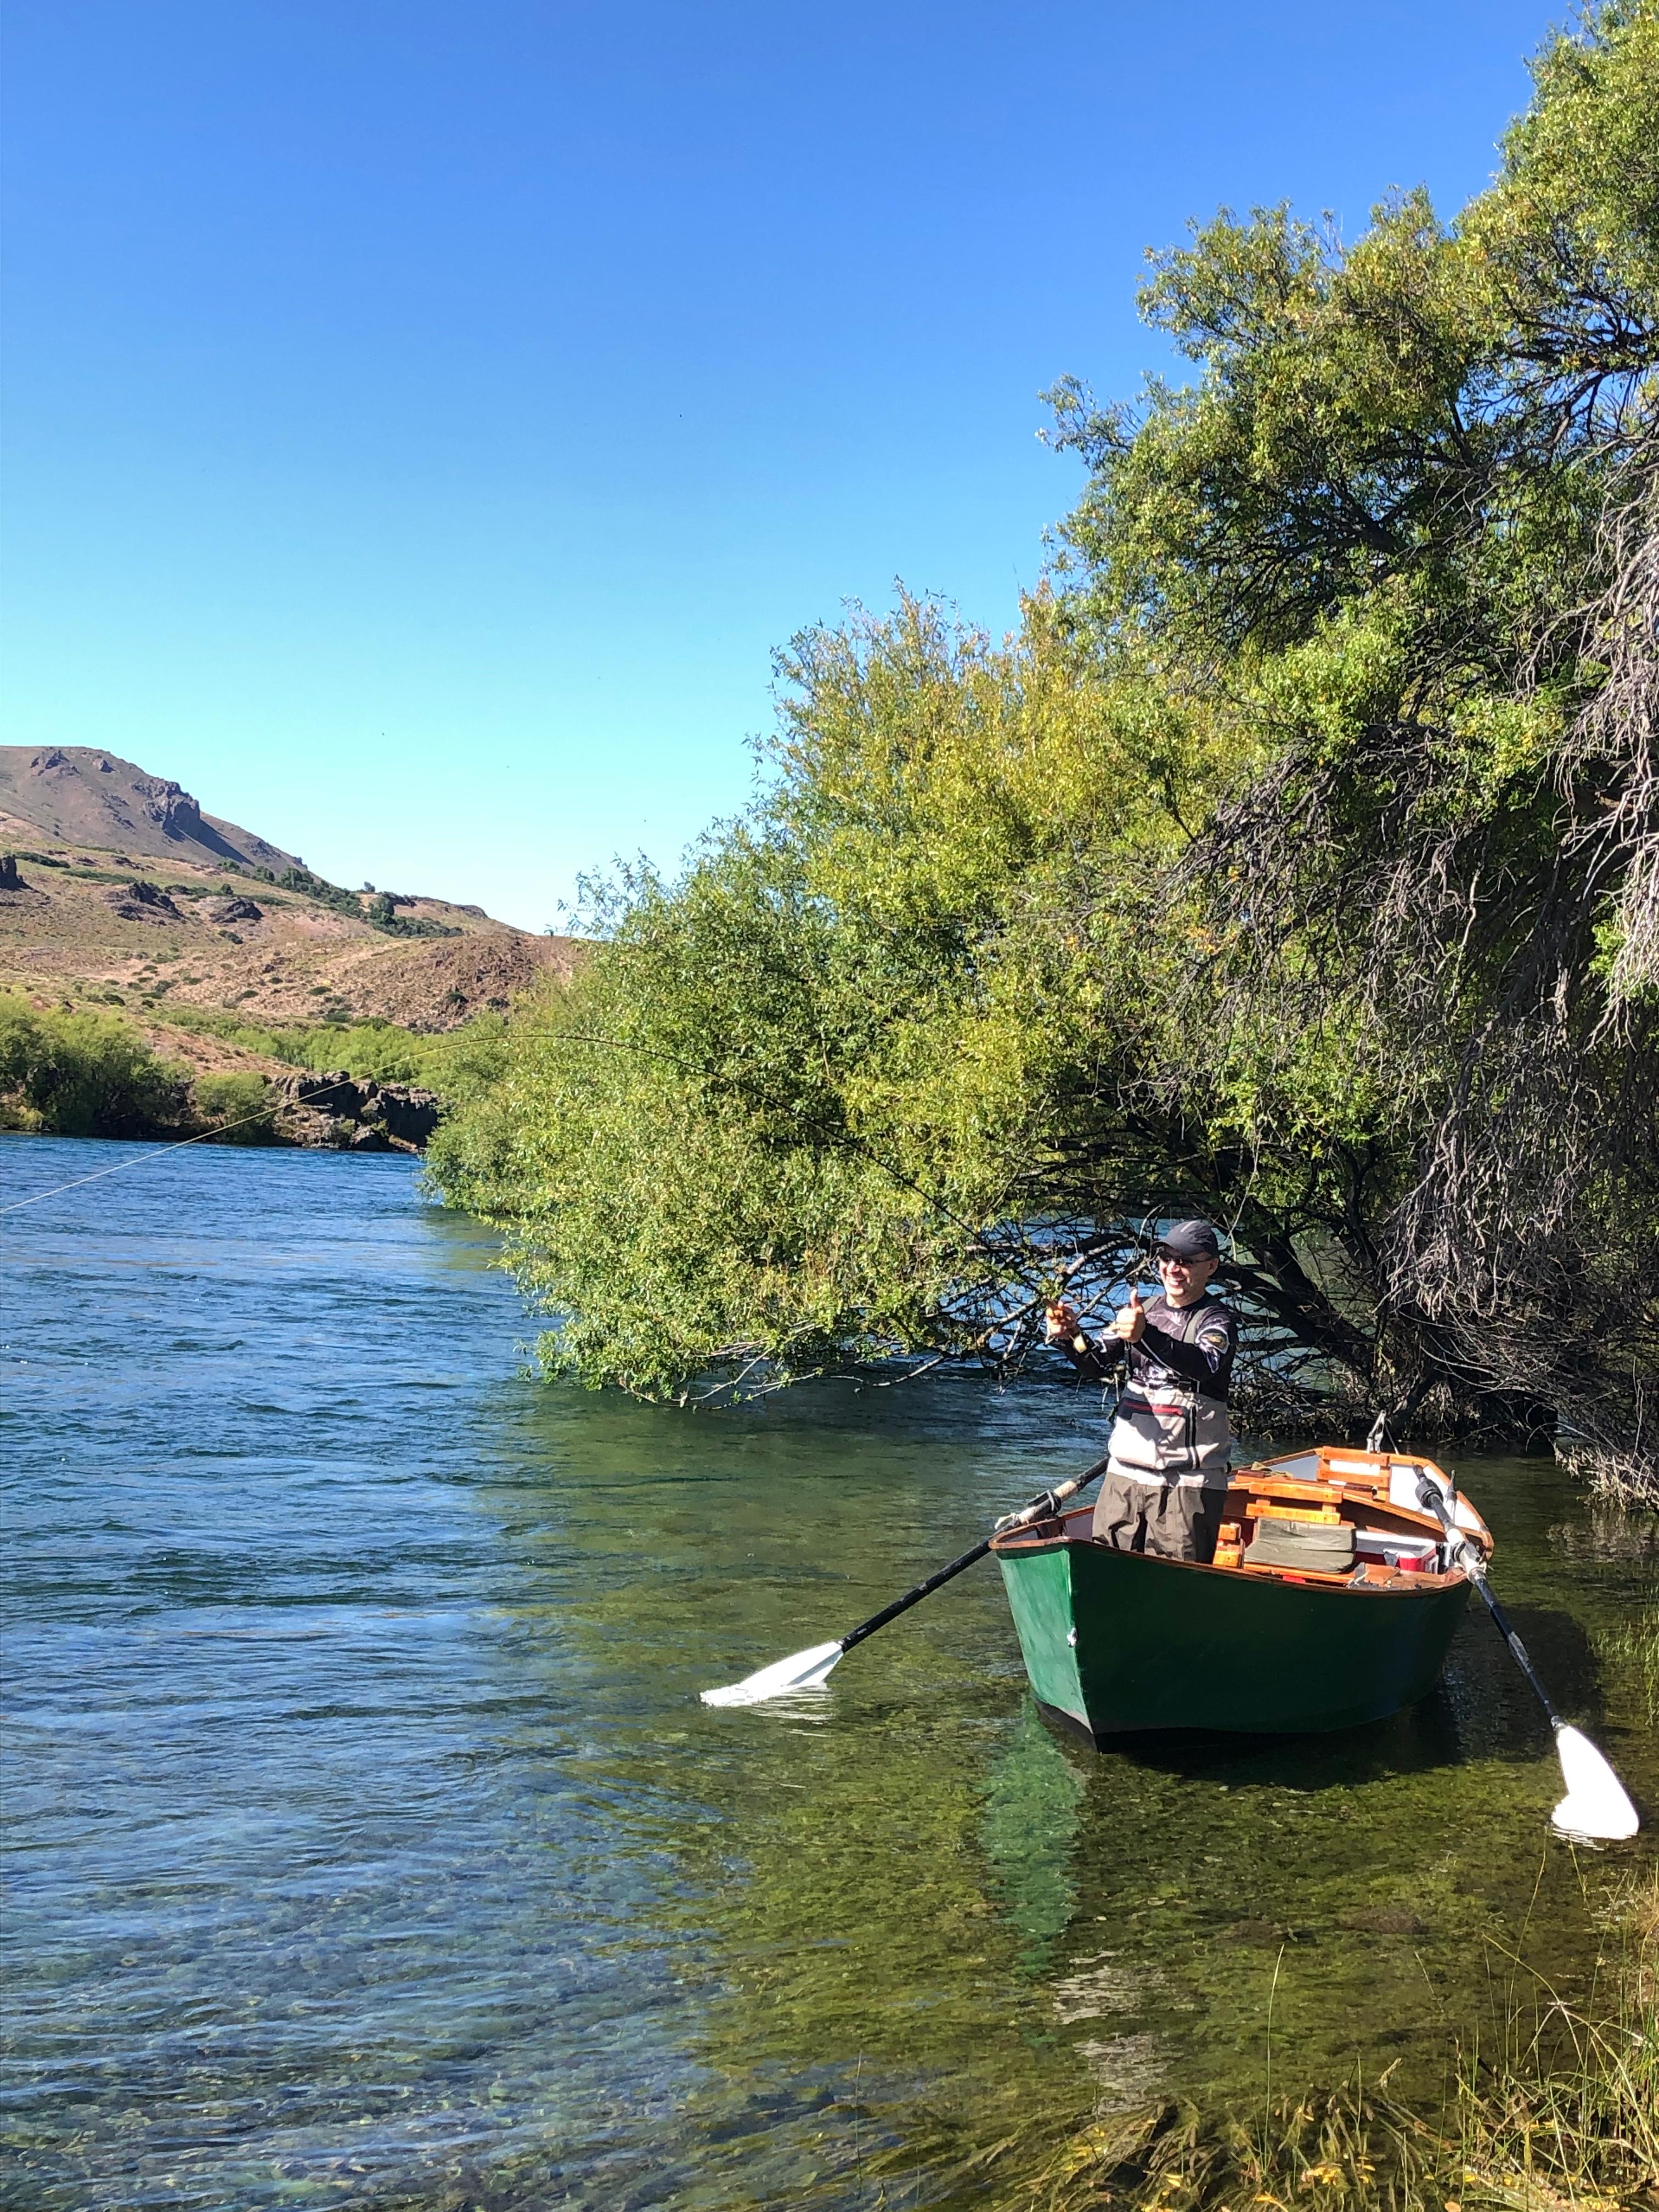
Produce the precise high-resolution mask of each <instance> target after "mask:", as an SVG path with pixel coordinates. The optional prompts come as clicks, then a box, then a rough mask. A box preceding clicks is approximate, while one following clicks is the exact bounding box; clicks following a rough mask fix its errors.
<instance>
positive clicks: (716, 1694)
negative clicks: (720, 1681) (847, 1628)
mask: <svg viewBox="0 0 1659 2212" xmlns="http://www.w3.org/2000/svg"><path fill="white" fill-rule="evenodd" d="M841 1655H842V1646H841V1645H840V1644H813V1645H812V1647H811V1650H808V1651H794V1652H792V1653H791V1654H790V1656H788V1658H787V1659H775V1660H774V1661H773V1662H772V1663H771V1665H770V1666H769V1667H763V1668H760V1670H759V1672H758V1673H757V1674H745V1675H744V1678H743V1680H742V1681H741V1682H732V1683H729V1684H728V1685H727V1686H726V1688H725V1689H723V1690H704V1691H703V1692H702V1701H703V1703H704V1705H764V1704H765V1702H766V1700H767V1699H769V1698H787V1696H788V1694H789V1692H791V1691H792V1690H816V1689H817V1687H818V1686H820V1684H822V1683H823V1682H827V1681H828V1680H829V1669H830V1668H832V1667H833V1666H834V1665H835V1663H836V1660H837V1659H839V1658H840V1656H841Z"/></svg>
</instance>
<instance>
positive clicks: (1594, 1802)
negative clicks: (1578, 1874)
mask: <svg viewBox="0 0 1659 2212" xmlns="http://www.w3.org/2000/svg"><path fill="white" fill-rule="evenodd" d="M1555 1748H1556V1751H1557V1752H1558V1753H1559V1756H1560V1760H1561V1777H1562V1779H1563V1780H1564V1781H1565V1784H1566V1785H1567V1794H1566V1796H1565V1797H1564V1798H1563V1799H1562V1800H1561V1802H1560V1803H1559V1805H1558V1806H1557V1807H1556V1808H1555V1810H1554V1812H1553V1813H1552V1814H1551V1815H1550V1825H1551V1826H1552V1827H1553V1828H1555V1829H1557V1830H1558V1831H1559V1833H1561V1834H1562V1835H1564V1836H1580V1837H1584V1838H1588V1839H1589V1840H1590V1841H1591V1842H1594V1843H1598V1844H1621V1843H1623V1842H1624V1840H1625V1839H1626V1837H1627V1836H1633V1835H1634V1834H1635V1833H1636V1832H1637V1830H1638V1828H1639V1827H1640V1826H1641V1825H1642V1823H1641V1822H1640V1820H1638V1818H1637V1815H1636V1808H1635V1806H1634V1805H1632V1803H1631V1802H1630V1799H1629V1798H1628V1797H1627V1796H1626V1794H1625V1785H1624V1784H1623V1783H1622V1782H1621V1781H1620V1779H1619V1777H1618V1776H1617V1775H1616V1774H1615V1773H1614V1772H1613V1769H1612V1767H1610V1766H1609V1765H1607V1760H1606V1759H1603V1757H1602V1756H1601V1753H1600V1752H1599V1751H1598V1750H1597V1749H1596V1748H1595V1745H1594V1744H1593V1743H1592V1742H1591V1741H1590V1740H1589V1737H1588V1736H1587V1735H1580V1734H1579V1733H1578V1730H1577V1729H1576V1728H1565V1727H1563V1728H1558V1729H1556V1731H1555Z"/></svg>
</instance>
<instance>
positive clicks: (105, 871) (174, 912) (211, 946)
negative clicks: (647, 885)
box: [0, 745, 580, 1069]
mask: <svg viewBox="0 0 1659 2212" xmlns="http://www.w3.org/2000/svg"><path fill="white" fill-rule="evenodd" d="M8 854H9V859H8V858H7V857H5V856H7V855H8ZM579 952H580V945H579V943H578V941H577V940H576V939H572V938H566V937H536V936H532V935H531V934H530V933H528V932H526V931H524V930H520V929H515V928H513V927H512V926H511V925H510V924H508V923H507V922H503V921H495V920H494V919H493V918H492V917H491V916H490V915H488V914H486V913H485V912H484V910H483V908H481V907H476V906H464V905H459V904H456V903H455V902H453V901H450V900H447V899H441V898H432V897H428V896H422V895H419V894H416V893H402V892H388V891H376V892H369V891H349V890H343V888H342V887H341V886H339V885H338V884H331V883H329V882H327V881H326V880H325V879H324V878H321V877H319V876H316V875H313V874H312V873H311V872H309V871H308V870H307V869H306V867H305V866H304V864H303V862H302V861H301V860H300V859H299V857H298V855H297V854H292V853H288V852H284V851H283V849H282V848H280V847H278V846H276V845H273V844H271V843H270V842H269V841H268V840H267V839H265V838H263V837H259V836H256V835H254V834H253V833H252V831H249V830H246V829H242V828H240V826H239V825H238V824H237V823H234V822H228V821H226V820H224V819H222V817H219V816H216V815H211V814H207V813H204V811H202V808H201V806H200V805H199V803H198V802H197V799H195V798H193V797H192V796H191V793H189V792H187V791H185V790H184V789H183V788H182V787H180V786H179V784H177V783H174V782H171V781H168V780H167V779H166V778H164V777H161V776H155V775H150V774H149V772H148V771H147V770H146V769H143V768H140V767H138V766H137V765H136V764H135V763H132V762H131V761H125V760H122V759H120V758H119V757H118V756H117V755H115V754H113V753H108V752H102V751H100V750H98V749H97V748H95V747H92V746H86V745H73V746H55V747H30V746H24V745H8V746H3V747H0V987H7V986H9V987H15V988H21V990H23V991H24V992H26V993H27V994H28V995H29V997H30V998H31V999H33V1000H34V1001H36V1003H38V1004H40V1005H42V1006H75V1005H81V1004H90V1005H97V1006H111V1007H119V1008H122V1009H124V1010H125V1012H126V1013H127V1014H128V1016H129V1018H131V1020H133V1021H134V1022H136V1023H137V1025H138V1026H139V1027H140V1028H141V1029H142V1030H143V1031H144V1033H145V1034H146V1036H149V1039H150V1041H151V1042H153V1043H154V1044H155V1045H156V1046H157V1048H160V1049H162V1050H164V1051H166V1052H167V1053H168V1054H172V1055H173V1056H175V1057H178V1058H181V1059H184V1060H189V1061H191V1063H192V1064H194V1065H195V1066H198V1067H208V1068H213V1069H222V1068H224V1067H226V1066H234V1065H238V1064H240V1062H241V1061H242V1060H243V1058H244V1057H245V1056H244V1055H241V1054H237V1053H236V1052H234V1050H232V1049H231V1048H228V1047H225V1046H223V1045H222V1044H220V1043H218V1042H216V1041H215V1040H214V1039H213V1038H212V1037H210V1036H205V1035H204V1034H203V1033H202V1031H201V1029H200V1025H199V1024H198V1023H196V1022H194V1021H192V1020H191V1015H190V1014H187V1015H186V1018H185V1022H184V1023H175V1022H173V1020H171V1019H170V1018H169V1016H170V1010H171V1009H173V1008H175V1007H177V1008H183V1009H188V1010H191V1014H200V1013H204V1012H234V1013H235V1014H236V1015H237V1016H238V1017H239V1018H240V1020H242V1021H243V1022H245V1023H247V1024H265V1025H269V1026H293V1025H295V1024H317V1023H352V1022H363V1021H371V1022H372V1021H377V1020H379V1021H389V1022H395V1023H397V1024H399V1025H400V1026H401V1027H403V1028H404V1029H408V1030H416V1031H420V1032H426V1033H428V1034H430V1033H435V1032H440V1031H446V1030H455V1029H459V1027H461V1026H462V1024H465V1022H467V1021H469V1020H471V1018H473V1017H474V1016H475V1015H477V1014H480V1013H501V1012H506V1011H507V1007H508V1006H509V1005H510V1004H511V1002H512V1000H513V998H514V997H515V996H516V995H517V994H519V993H520V992H522V991H525V990H527V989H529V988H531V987H532V986H533V985H535V984H536V983H538V981H541V980H543V979H544V977H546V976H547V975H550V974H562V973H567V972H568V970H569V969H570V967H571V965H572V963H573V962H574V959H575V958H576V957H578V955H579Z"/></svg>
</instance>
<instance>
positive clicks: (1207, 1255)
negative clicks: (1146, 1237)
mask: <svg viewBox="0 0 1659 2212" xmlns="http://www.w3.org/2000/svg"><path fill="white" fill-rule="evenodd" d="M1152 1257H1153V1259H1154V1260H1156V1261H1157V1262H1158V1266H1159V1267H1196V1265H1197V1264H1198V1262H1199V1261H1200V1260H1213V1259H1214V1257H1215V1255H1214V1253H1213V1252H1197V1253H1192V1254H1188V1253H1185V1252H1154V1253H1153V1255H1152Z"/></svg>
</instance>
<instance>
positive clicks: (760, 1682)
mask: <svg viewBox="0 0 1659 2212" xmlns="http://www.w3.org/2000/svg"><path fill="white" fill-rule="evenodd" d="M1106 1467H1107V1462H1106V1461H1105V1460H1103V1459H1097V1461H1096V1462H1095V1463H1094V1465H1093V1466H1092V1467H1091V1468H1085V1469H1084V1471H1083V1473H1082V1474H1075V1475H1073V1477H1072V1480H1070V1481H1069V1482H1062V1483H1061V1484H1060V1486H1059V1487H1058V1488H1057V1489H1054V1490H1045V1491H1044V1492H1043V1493H1042V1496H1041V1497H1040V1498H1033V1499H1032V1500H1031V1502H1030V1504H1029V1505H1024V1506H1022V1507H1021V1508H1020V1510H1019V1511H1018V1513H1010V1514H1008V1515H1006V1516H1005V1517H1004V1518H1003V1519H1002V1520H1000V1521H999V1522H997V1525H996V1527H995V1528H994V1529H993V1530H992V1532H991V1535H990V1536H987V1537H986V1539H985V1541H983V1542H982V1543H979V1544H975V1547H974V1548H973V1550H972V1551H971V1552H964V1553H963V1555H962V1557H961V1558H960V1559H952V1560H951V1564H950V1565H949V1566H948V1567H941V1568H940V1569H939V1572H938V1573H937V1574H933V1575H929V1576H928V1577H927V1581H926V1582H925V1583H917V1584H916V1586H915V1589H908V1590H906V1591H905V1593H904V1595H903V1596H902V1597H896V1598H895V1599H894V1600H893V1602H892V1603H891V1605H884V1606H883V1607H882V1609H881V1611H880V1612H879V1613H872V1614H871V1616H870V1618H869V1620H861V1621H860V1623H859V1625H858V1626H857V1627H856V1628H854V1629H853V1630H851V1631H850V1632H848V1634H847V1635H845V1636H843V1637H842V1639H841V1641H840V1642H839V1643H838V1644H813V1645H811V1648H810V1649H809V1650H805V1651H794V1652H792V1653H791V1654H790V1656H789V1657H788V1658H787V1659H775V1660H774V1661H773V1662H772V1663H771V1665H770V1666H769V1667H763V1668H760V1670H759V1671H758V1673H757V1674H746V1675H744V1679H743V1680H742V1681H741V1682H733V1683H732V1684H730V1685H729V1686H728V1687H726V1689H723V1690H705V1691H704V1692H702V1701H703V1703H704V1705H763V1703H764V1702H765V1700H766V1699H768V1698H781V1697H787V1694H788V1693H789V1692H790V1691H791V1690H816V1689H817V1687H818V1686H819V1684H820V1683H822V1682H825V1681H827V1680H829V1670H830V1668H832V1667H834V1666H835V1665H836V1662H838V1661H839V1660H841V1659H842V1658H843V1657H845V1656H846V1654H847V1653H848V1652H849V1651H850V1650H852V1648H853V1646H854V1644H862V1643H863V1641H864V1639H865V1638H866V1636H873V1635H874V1634H875V1632H876V1631H877V1630H878V1628H885V1627H886V1626H887V1624H888V1622H889V1621H890V1620H897V1619H898V1617H899V1615H900V1613H908V1612H909V1610H910V1608H911V1607H912V1606H913V1605H920V1604H921V1601H922V1600H923V1598H925V1597H931V1596H932V1595H933V1592H934V1591H935V1590H936V1589H941V1588H943V1586H944V1585H945V1583H948V1582H950V1581H951V1580H952V1579H953V1578H954V1577H956V1576H957V1575H959V1574H961V1573H962V1571H963V1569H964V1568H965V1567H971V1566H972V1565H973V1564H974V1562H975V1559H983V1558H984V1557H985V1554H986V1553H987V1552H988V1551H989V1550H990V1548H991V1540H992V1537H993V1536H1001V1535H1006V1533H1007V1532H1008V1530H1009V1529H1010V1528H1024V1527H1026V1525H1027V1524H1028V1523H1029V1522H1032V1521H1045V1520H1047V1519H1048V1516H1049V1515H1050V1514H1051V1513H1057V1512H1058V1511H1059V1510H1060V1507H1061V1506H1062V1505H1063V1504H1065V1502H1066V1499H1067V1498H1075V1497H1076V1496H1077V1494H1078V1492H1079V1490H1083V1489H1085V1488H1086V1487H1087V1486H1088V1485H1089V1484H1090V1483H1091V1482H1092V1481H1093V1480H1094V1479H1095V1477H1096V1476H1097V1474H1105V1472H1106Z"/></svg>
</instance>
